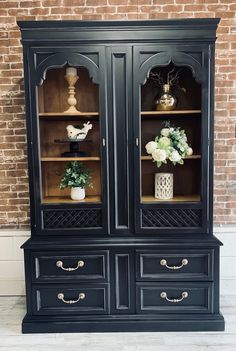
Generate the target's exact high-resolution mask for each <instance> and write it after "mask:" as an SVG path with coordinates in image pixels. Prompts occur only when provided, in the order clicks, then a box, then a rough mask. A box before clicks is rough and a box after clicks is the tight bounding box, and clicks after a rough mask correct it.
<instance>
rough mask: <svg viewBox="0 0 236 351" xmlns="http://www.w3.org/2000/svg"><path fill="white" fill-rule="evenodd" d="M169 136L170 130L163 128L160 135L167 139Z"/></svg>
mask: <svg viewBox="0 0 236 351" xmlns="http://www.w3.org/2000/svg"><path fill="white" fill-rule="evenodd" d="M169 134H170V129H169V128H163V129H162V130H161V135H162V136H163V137H168V136H169Z"/></svg>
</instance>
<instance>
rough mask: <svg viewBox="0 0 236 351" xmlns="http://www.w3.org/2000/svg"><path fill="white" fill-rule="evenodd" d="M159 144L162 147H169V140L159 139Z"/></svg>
mask: <svg viewBox="0 0 236 351" xmlns="http://www.w3.org/2000/svg"><path fill="white" fill-rule="evenodd" d="M159 143H160V144H161V145H163V146H164V147H167V146H170V139H169V138H167V137H161V138H160V139H159Z"/></svg>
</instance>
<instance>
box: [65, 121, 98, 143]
mask: <svg viewBox="0 0 236 351" xmlns="http://www.w3.org/2000/svg"><path fill="white" fill-rule="evenodd" d="M92 128H93V125H92V124H91V123H90V122H87V123H84V124H83V128H81V129H80V128H76V127H74V126H72V125H71V124H70V125H68V126H67V127H66V130H67V135H68V138H69V139H70V140H84V139H85V138H86V136H87V134H88V131H89V130H90V129H92Z"/></svg>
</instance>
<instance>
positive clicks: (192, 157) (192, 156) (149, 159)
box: [141, 155, 201, 161]
mask: <svg viewBox="0 0 236 351" xmlns="http://www.w3.org/2000/svg"><path fill="white" fill-rule="evenodd" d="M200 158H201V155H191V156H186V157H184V160H198V159H200ZM141 160H142V161H151V160H152V157H151V156H141Z"/></svg>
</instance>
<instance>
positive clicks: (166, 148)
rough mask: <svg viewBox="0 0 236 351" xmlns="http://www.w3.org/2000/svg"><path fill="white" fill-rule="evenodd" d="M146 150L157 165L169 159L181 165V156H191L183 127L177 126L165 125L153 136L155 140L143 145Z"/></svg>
mask: <svg viewBox="0 0 236 351" xmlns="http://www.w3.org/2000/svg"><path fill="white" fill-rule="evenodd" d="M145 148H146V151H147V153H148V154H149V155H151V156H152V158H153V162H156V164H157V167H160V166H161V165H162V164H163V163H167V160H170V161H171V162H172V163H173V164H174V165H176V164H177V163H178V164H180V165H182V164H183V163H184V161H183V158H184V157H186V156H191V155H192V154H193V149H192V148H191V147H190V146H189V145H188V140H187V136H186V134H185V130H184V129H180V128H179V127H177V128H174V127H170V125H169V124H168V123H167V124H166V127H165V128H163V129H162V130H161V135H160V136H157V137H156V138H155V141H149V143H147V144H146V146H145Z"/></svg>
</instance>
